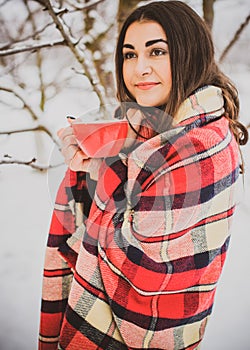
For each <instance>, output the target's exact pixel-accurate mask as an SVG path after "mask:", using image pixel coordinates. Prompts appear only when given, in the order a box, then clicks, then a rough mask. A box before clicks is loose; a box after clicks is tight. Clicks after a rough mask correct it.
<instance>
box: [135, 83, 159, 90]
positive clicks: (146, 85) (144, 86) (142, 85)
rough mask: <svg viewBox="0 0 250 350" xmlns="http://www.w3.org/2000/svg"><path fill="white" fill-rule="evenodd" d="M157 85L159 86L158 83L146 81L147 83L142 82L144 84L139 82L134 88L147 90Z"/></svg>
mask: <svg viewBox="0 0 250 350" xmlns="http://www.w3.org/2000/svg"><path fill="white" fill-rule="evenodd" d="M157 85H159V83H156V82H153V81H148V82H146V81H144V82H140V83H137V84H135V86H136V87H137V88H138V89H141V90H149V89H152V88H153V87H155V86H157Z"/></svg>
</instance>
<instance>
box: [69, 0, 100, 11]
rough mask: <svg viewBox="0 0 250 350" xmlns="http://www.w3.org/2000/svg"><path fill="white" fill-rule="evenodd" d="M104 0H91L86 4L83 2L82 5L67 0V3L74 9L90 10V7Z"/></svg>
mask: <svg viewBox="0 0 250 350" xmlns="http://www.w3.org/2000/svg"><path fill="white" fill-rule="evenodd" d="M104 1H105V0H97V1H96V0H93V1H90V2H88V3H87V4H84V5H79V3H78V2H75V1H69V3H70V5H71V6H72V7H74V8H75V9H76V10H79V11H84V10H90V9H91V8H93V7H95V6H97V5H99V4H100V3H102V2H104Z"/></svg>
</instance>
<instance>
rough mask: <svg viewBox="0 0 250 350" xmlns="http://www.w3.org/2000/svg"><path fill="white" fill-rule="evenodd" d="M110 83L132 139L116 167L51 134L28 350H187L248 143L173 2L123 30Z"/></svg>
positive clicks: (202, 35)
mask: <svg viewBox="0 0 250 350" xmlns="http://www.w3.org/2000/svg"><path fill="white" fill-rule="evenodd" d="M194 38H195V40H194ZM116 76H117V90H118V92H117V96H118V100H119V101H120V108H119V109H118V110H117V111H116V116H117V117H119V118H125V117H126V118H127V119H128V121H129V123H130V126H131V128H130V129H129V132H128V136H127V139H126V141H125V144H124V148H123V149H122V151H121V152H120V153H119V155H117V156H115V157H110V158H106V159H87V157H86V156H85V154H83V152H82V151H81V150H79V149H78V147H77V144H76V140H75V137H74V135H73V132H72V128H71V127H68V128H65V129H63V130H60V132H59V136H60V138H61V140H62V153H63V155H64V157H65V162H66V163H67V164H68V165H69V170H68V171H67V173H66V176H65V178H64V180H63V182H62V184H61V186H60V188H59V191H58V195H57V198H56V204H55V209H54V213H53V218H52V222H51V228H50V235H49V239H48V247H47V252H46V259H45V270H44V284H43V301H42V312H41V325H40V341H39V348H40V349H57V348H58V349H112V350H114V349H119V350H120V349H168V350H171V349H175V350H177V349H198V348H199V346H200V344H201V340H202V338H203V335H204V331H205V328H206V324H207V321H208V319H209V317H210V315H211V312H212V308H213V302H214V295H215V291H216V285H217V282H218V279H219V277H220V274H221V271H222V267H223V264H224V261H225V257H226V252H227V248H228V244H229V237H230V234H229V228H230V223H231V218H232V215H233V213H234V209H235V200H234V192H235V187H236V185H237V182H238V179H239V172H240V168H241V167H242V165H240V159H239V158H240V157H239V145H241V144H245V143H246V142H247V137H248V134H247V130H246V128H245V127H244V126H243V125H242V124H241V123H239V121H238V113H239V103H238V97H237V90H236V88H235V87H234V85H233V84H232V83H231V81H230V80H229V79H228V78H227V77H226V76H225V75H224V74H223V73H222V72H221V71H220V69H219V68H218V66H217V65H216V63H215V60H214V49H213V44H212V40H211V36H210V33H209V31H208V29H207V28H206V25H205V24H204V22H203V20H202V19H201V18H200V17H199V16H198V15H197V14H196V13H195V12H194V11H193V10H192V9H191V8H190V7H188V6H187V5H186V4H185V3H182V2H180V1H167V2H164V1H160V2H153V3H150V4H148V5H145V6H142V7H140V8H138V9H136V10H135V11H134V12H133V13H132V14H131V15H130V16H129V17H128V18H127V20H126V21H125V23H124V25H123V28H122V29H121V32H120V35H119V38H118V43H117V50H116Z"/></svg>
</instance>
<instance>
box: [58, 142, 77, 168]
mask: <svg viewBox="0 0 250 350" xmlns="http://www.w3.org/2000/svg"><path fill="white" fill-rule="evenodd" d="M78 151H80V149H79V148H78V147H77V146H74V145H70V146H67V147H62V149H61V153H62V155H63V157H64V161H65V163H66V164H67V165H69V163H70V161H71V160H72V159H73V158H74V157H75V155H76V153H77V152H78Z"/></svg>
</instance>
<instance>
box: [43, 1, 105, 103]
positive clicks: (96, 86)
mask: <svg viewBox="0 0 250 350" xmlns="http://www.w3.org/2000/svg"><path fill="white" fill-rule="evenodd" d="M43 2H44V4H45V6H46V8H47V10H48V12H49V14H50V16H51V17H52V19H53V21H54V23H55V25H56V28H57V29H58V30H59V32H60V33H61V35H62V37H63V39H64V41H65V44H66V45H67V46H68V47H69V49H70V50H71V52H72V53H73V55H74V56H75V58H76V59H77V61H78V62H79V63H80V64H81V66H82V67H83V70H84V72H85V75H86V77H87V78H88V80H89V81H90V83H91V85H92V86H93V90H94V92H95V93H96V94H97V96H98V98H99V101H100V105H102V106H105V103H104V99H103V91H102V88H101V86H99V84H98V83H99V79H98V77H97V74H95V75H96V76H95V77H93V73H92V72H91V69H90V68H89V67H88V65H87V64H86V62H85V59H84V57H83V55H82V54H81V53H80V51H79V49H78V48H77V43H78V42H74V39H73V38H71V37H70V35H69V34H68V33H67V32H66V30H65V26H64V25H63V23H62V22H61V19H60V18H59V17H58V16H57V14H56V12H55V11H54V9H53V7H52V5H51V2H50V0H43Z"/></svg>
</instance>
